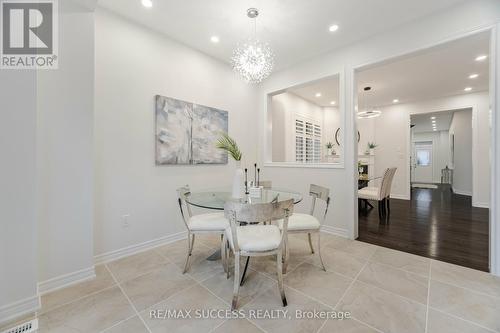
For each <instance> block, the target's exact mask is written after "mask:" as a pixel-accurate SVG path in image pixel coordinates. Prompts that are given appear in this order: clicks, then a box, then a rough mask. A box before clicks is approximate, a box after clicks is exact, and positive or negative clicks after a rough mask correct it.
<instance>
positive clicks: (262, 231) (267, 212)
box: [222, 199, 293, 310]
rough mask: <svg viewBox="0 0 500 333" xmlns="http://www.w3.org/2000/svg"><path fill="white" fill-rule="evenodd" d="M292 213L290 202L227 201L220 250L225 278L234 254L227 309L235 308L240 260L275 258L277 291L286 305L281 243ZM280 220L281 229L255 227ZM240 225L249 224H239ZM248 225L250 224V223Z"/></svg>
mask: <svg viewBox="0 0 500 333" xmlns="http://www.w3.org/2000/svg"><path fill="white" fill-rule="evenodd" d="M292 211H293V199H290V200H286V201H281V202H273V203H261V204H243V203H236V202H227V203H226V204H225V207H224V212H225V214H226V217H227V218H228V219H229V225H230V227H229V228H227V229H226V232H225V234H224V238H223V243H224V244H227V246H224V250H223V251H222V256H223V258H224V259H223V262H224V263H225V265H226V271H227V272H228V278H229V264H228V263H229V255H230V252H232V253H233V254H234V289H233V301H232V303H231V309H232V310H234V309H236V308H237V306H238V293H239V288H240V278H241V277H240V257H241V256H245V257H256V256H270V255H276V256H277V258H276V270H277V273H278V288H279V291H280V294H281V301H282V303H283V306H286V305H287V301H286V297H285V290H284V287H283V275H282V270H283V268H282V265H283V252H282V251H283V244H284V242H285V239H286V233H287V226H288V217H289V216H290V215H291V214H292ZM278 219H282V220H283V228H282V229H281V230H280V229H279V228H278V226H276V225H273V224H269V225H262V224H255V223H258V222H266V221H274V220H278ZM240 222H245V223H249V224H248V225H240V224H239V223H240ZM250 223H251V224H250Z"/></svg>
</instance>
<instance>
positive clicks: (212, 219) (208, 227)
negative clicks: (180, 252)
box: [177, 185, 229, 273]
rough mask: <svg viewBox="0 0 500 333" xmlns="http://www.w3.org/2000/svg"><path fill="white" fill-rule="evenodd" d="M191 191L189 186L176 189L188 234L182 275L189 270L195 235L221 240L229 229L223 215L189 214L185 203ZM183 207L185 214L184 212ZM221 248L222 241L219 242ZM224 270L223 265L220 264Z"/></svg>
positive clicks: (221, 213) (188, 207) (187, 205)
mask: <svg viewBox="0 0 500 333" xmlns="http://www.w3.org/2000/svg"><path fill="white" fill-rule="evenodd" d="M190 193H191V191H190V190H189V186H188V185H186V186H184V187H181V188H179V189H177V195H178V202H179V208H180V210H181V215H182V220H183V221H184V224H185V225H186V228H187V232H188V237H187V241H188V253H187V257H186V263H185V265H184V271H183V273H186V272H187V271H188V269H189V259H190V257H191V255H192V254H193V247H194V239H195V235H196V234H216V235H219V236H220V237H221V239H222V235H223V234H224V232H225V230H226V228H227V227H229V222H228V220H227V219H226V218H225V217H224V213H223V212H220V213H205V214H198V215H193V214H192V212H191V207H190V205H189V203H188V202H187V201H186V198H187V196H189V195H190ZM184 207H185V210H186V212H184ZM221 248H222V241H221ZM222 264H223V266H224V268H225V265H224V263H222Z"/></svg>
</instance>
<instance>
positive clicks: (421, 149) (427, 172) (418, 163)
mask: <svg viewBox="0 0 500 333" xmlns="http://www.w3.org/2000/svg"><path fill="white" fill-rule="evenodd" d="M412 145H413V159H412V160H413V161H414V163H413V165H412V167H413V172H412V184H423V185H425V184H432V182H433V166H432V141H414V142H413V144H412Z"/></svg>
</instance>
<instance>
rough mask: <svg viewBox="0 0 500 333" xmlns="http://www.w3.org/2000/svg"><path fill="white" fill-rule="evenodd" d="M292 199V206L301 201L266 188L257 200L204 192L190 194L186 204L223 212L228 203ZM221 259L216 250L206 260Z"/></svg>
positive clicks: (292, 194) (283, 191)
mask: <svg viewBox="0 0 500 333" xmlns="http://www.w3.org/2000/svg"><path fill="white" fill-rule="evenodd" d="M289 199H293V203H294V204H298V203H299V202H301V201H302V195H301V194H300V193H297V192H294V191H290V190H286V189H280V188H266V189H262V195H261V196H260V197H259V198H254V197H251V196H250V195H248V194H247V195H245V196H244V197H243V198H242V199H235V198H233V197H232V196H231V192H230V191H224V190H206V191H200V192H191V193H189V194H188V195H187V196H186V201H187V203H188V204H190V205H192V206H196V207H201V208H208V209H216V210H224V204H225V203H226V202H228V201H235V202H241V203H248V204H257V203H271V202H275V201H285V200H289ZM220 258H221V253H220V250H217V251H216V252H215V253H213V254H212V255H211V256H209V257H208V258H207V260H218V259H220ZM249 261H250V257H247V260H246V263H245V268H244V270H243V274H242V276H241V282H240V284H241V285H243V283H244V281H245V275H246V272H247V269H248V263H249Z"/></svg>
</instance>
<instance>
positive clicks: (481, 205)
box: [472, 202, 490, 208]
mask: <svg viewBox="0 0 500 333" xmlns="http://www.w3.org/2000/svg"><path fill="white" fill-rule="evenodd" d="M472 207H477V208H490V204H489V203H488V202H472Z"/></svg>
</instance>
